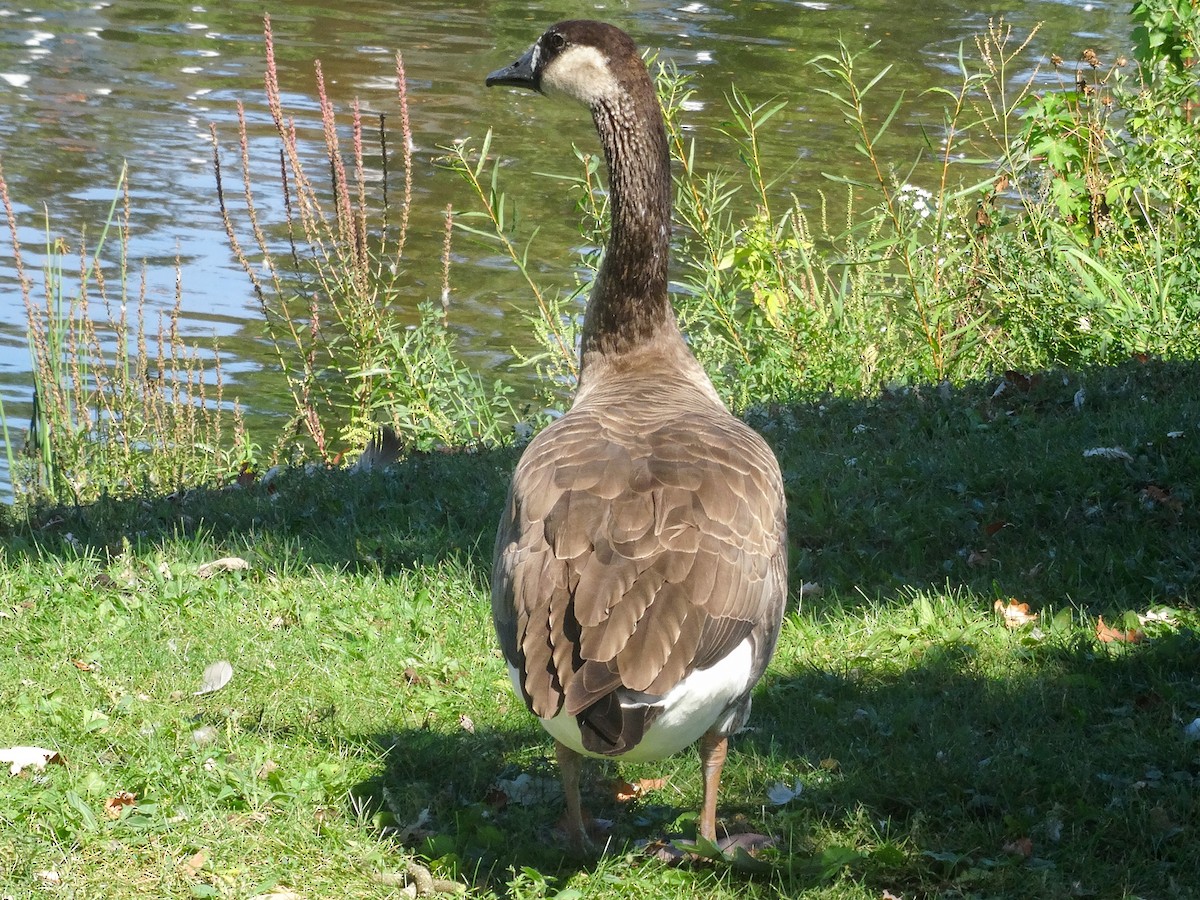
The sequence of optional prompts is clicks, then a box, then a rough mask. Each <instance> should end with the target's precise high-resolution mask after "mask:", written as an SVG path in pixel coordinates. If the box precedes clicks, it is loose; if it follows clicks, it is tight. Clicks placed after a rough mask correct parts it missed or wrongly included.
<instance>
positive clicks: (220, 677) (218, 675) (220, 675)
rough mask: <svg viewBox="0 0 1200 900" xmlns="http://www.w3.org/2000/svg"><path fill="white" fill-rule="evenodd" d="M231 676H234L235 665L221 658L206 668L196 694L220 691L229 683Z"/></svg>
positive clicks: (197, 695)
mask: <svg viewBox="0 0 1200 900" xmlns="http://www.w3.org/2000/svg"><path fill="white" fill-rule="evenodd" d="M231 678H233V666H232V665H230V664H229V662H228V661H226V660H223V659H219V660H217V661H216V662H215V663H212V664H210V665H209V666H208V668H206V669H205V670H204V674H203V675H202V676H201V677H200V690H198V691H196V692H195V694H194V696H196V697H199V696H200V695H201V694H211V693H212V692H213V691H219V690H220V689H221V688H223V687H225V685H227V684H229V680H230V679H231Z"/></svg>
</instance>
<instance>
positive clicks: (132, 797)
mask: <svg viewBox="0 0 1200 900" xmlns="http://www.w3.org/2000/svg"><path fill="white" fill-rule="evenodd" d="M136 801H137V794H134V793H131V792H129V791H117V792H116V793H115V794H114V795H113V796H111V797H109V798H108V799H107V800H105V801H104V815H106V816H108V817H109V818H110V819H119V818H121V810H123V809H124V808H125V807H126V806H133V804H134V803H135V802H136Z"/></svg>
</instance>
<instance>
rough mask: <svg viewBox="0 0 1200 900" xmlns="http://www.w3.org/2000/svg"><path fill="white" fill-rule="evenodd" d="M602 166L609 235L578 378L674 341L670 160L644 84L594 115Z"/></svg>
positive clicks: (589, 312)
mask: <svg viewBox="0 0 1200 900" xmlns="http://www.w3.org/2000/svg"><path fill="white" fill-rule="evenodd" d="M592 117H593V119H594V120H595V123H596V130H597V132H599V134H600V142H601V143H602V144H603V145H604V158H605V160H606V162H607V163H608V173H609V204H610V212H611V216H612V231H611V234H610V235H609V241H608V248H607V250H606V251H605V254H604V261H603V262H602V263H601V265H600V271H599V272H598V273H597V275H596V282H595V284H594V285H593V287H592V296H591V299H590V301H589V302H588V308H587V315H586V317H585V319H584V326H583V346H582V352H581V370H582V372H584V373H586V371H587V369H588V368H589V364H590V363H599V362H600V359H599V358H598V357H607V358H613V357H618V356H621V355H624V354H627V353H629V352H631V351H635V350H637V349H639V348H641V347H644V346H646V345H647V344H650V343H652V342H654V341H655V340H656V339H661V338H663V337H666V336H668V335H674V336H675V339H678V334H679V332H678V328H677V327H676V325H675V316H674V313H673V312H672V310H671V304H670V301H669V299H668V297H667V257H668V250H669V246H670V240H671V160H670V152H669V150H668V147H667V136H666V132H665V130H664V128H663V122H662V114H661V112H660V111H659V108H658V100H657V98H656V97H655V95H654V87H653V85H652V84H651V83H650V80H649V78H646V79H645V83H644V84H642V83H640V82H639V83H638V84H637V85H635V86H634V87H633V88H632V89H630V90H627V91H623V92H622V93H621V94H620V95H619V96H618V97H617V98H615V99H608V100H604V101H602V102H600V103H597V104H596V105H595V106H593V108H592Z"/></svg>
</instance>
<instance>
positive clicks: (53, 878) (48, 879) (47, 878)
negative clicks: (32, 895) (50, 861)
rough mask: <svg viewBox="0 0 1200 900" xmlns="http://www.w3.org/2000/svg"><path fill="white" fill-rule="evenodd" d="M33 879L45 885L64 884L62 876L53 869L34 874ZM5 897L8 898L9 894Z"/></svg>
mask: <svg viewBox="0 0 1200 900" xmlns="http://www.w3.org/2000/svg"><path fill="white" fill-rule="evenodd" d="M33 877H34V878H36V879H37V880H38V881H40V882H41V883H42V884H45V885H51V884H62V876H60V875H59V874H58V873H57V872H55V871H54V870H53V869H42V870H40V871H38V872H34V873H33ZM5 896H7V894H6V895H5Z"/></svg>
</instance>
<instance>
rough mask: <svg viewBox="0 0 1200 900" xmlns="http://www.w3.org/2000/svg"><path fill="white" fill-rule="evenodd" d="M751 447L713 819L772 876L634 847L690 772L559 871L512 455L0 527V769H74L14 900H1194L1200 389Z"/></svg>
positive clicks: (1094, 393)
mask: <svg viewBox="0 0 1200 900" xmlns="http://www.w3.org/2000/svg"><path fill="white" fill-rule="evenodd" d="M1002 386H1003V389H1000V388H1001V387H1002ZM750 421H751V423H752V424H754V425H755V427H758V428H760V429H761V430H762V431H763V433H764V434H765V435H766V437H767V438H768V440H770V441H771V442H772V444H773V445H774V446H775V448H776V450H777V452H778V454H779V456H780V460H781V463H782V466H783V470H784V473H785V476H786V479H787V487H788V494H789V503H790V530H791V542H792V548H791V550H792V552H791V562H792V583H793V603H792V606H791V608H790V611H789V614H788V616H787V619H786V622H785V625H784V632H783V637H782V639H781V641H780V645H779V651H778V654H777V656H776V658H775V660H774V662H773V664H772V666H771V668H770V670H769V671H768V674H767V677H766V678H765V680H764V682H763V684H762V685H761V687H760V688H759V690H758V692H757V694H756V697H755V712H754V715H753V716H752V719H751V725H752V728H751V729H750V730H749V731H747V732H746V733H744V734H742V735H740V736H738V737H737V738H736V739H735V741H734V749H733V752H732V753H731V755H730V763H729V765H728V767H727V769H726V779H725V784H724V788H723V791H722V804H721V816H722V820H723V822H724V823H725V825H727V826H728V827H729V828H730V829H731V830H737V829H739V828H753V829H756V830H760V831H766V832H768V833H770V834H773V835H774V836H775V837H776V838H777V844H776V847H775V848H774V849H773V850H771V851H767V853H766V854H765V855H764V857H763V860H762V861H759V862H758V863H753V864H752V863H749V862H746V861H742V862H740V863H736V864H730V863H728V862H722V863H716V864H712V865H695V866H691V867H689V868H684V869H680V868H672V867H670V866H667V865H665V864H663V863H661V862H659V861H657V860H654V859H650V858H648V857H647V856H646V854H645V853H644V852H643V851H641V850H639V849H638V847H637V844H636V842H637V841H639V840H644V839H653V838H656V837H660V836H662V835H664V834H667V833H679V832H686V831H687V829H688V828H689V827H690V825H691V823H692V822H693V820H694V810H695V808H696V806H697V804H698V802H699V796H700V780H699V776H698V771H697V760H696V756H695V753H694V752H691V753H687V754H682V755H680V756H678V757H676V758H672V759H670V760H667V761H664V762H662V763H660V764H656V765H639V766H632V765H628V766H622V767H619V769H618V768H617V767H611V768H610V769H608V770H607V771H604V770H603V769H602V768H601V767H597V768H596V769H595V770H594V777H592V778H590V779H589V781H588V783H587V785H586V786H585V799H586V801H587V803H588V805H589V806H590V808H591V810H592V812H593V813H594V814H595V815H597V816H601V817H604V818H607V819H611V820H612V821H613V846H614V848H615V849H613V850H612V851H611V852H610V853H609V854H608V855H607V856H605V857H604V858H603V859H602V860H601V861H599V862H598V863H592V864H586V865H580V864H579V863H573V862H570V861H567V860H564V859H563V857H562V854H561V853H560V852H559V851H558V850H557V849H556V844H555V841H554V837H553V831H552V828H553V823H554V820H555V819H556V818H557V816H558V815H559V812H560V798H559V797H558V795H557V788H556V781H555V779H556V773H555V770H554V766H553V764H552V762H551V757H552V752H551V746H550V743H549V741H548V739H547V738H546V736H545V735H544V734H543V733H542V732H541V731H540V729H538V728H537V727H536V725H535V723H534V722H533V721H532V719H531V718H530V717H528V715H527V714H526V713H525V712H524V710H523V707H522V706H521V705H520V704H519V703H518V702H517V701H516V700H515V699H514V698H513V697H512V695H511V692H510V689H509V686H508V680H507V677H506V675H505V673H504V668H503V665H502V663H501V660H500V657H499V654H498V652H497V651H496V649H495V647H494V640H493V637H492V634H491V623H490V613H489V605H488V599H487V581H488V569H489V566H490V556H491V545H492V538H493V530H494V523H495V521H496V519H497V517H498V515H499V507H500V504H501V502H502V500H503V495H504V491H505V487H506V484H507V477H508V473H509V471H510V470H511V467H512V465H513V463H514V461H515V459H516V452H515V451H495V452H479V453H458V454H432V455H423V456H420V457H415V458H412V459H410V460H408V461H406V462H405V463H403V464H402V465H400V466H397V467H396V468H394V469H393V470H391V471H390V472H386V473H369V474H365V475H354V474H350V473H348V472H345V471H325V470H316V471H309V472H305V471H301V470H296V471H287V472H283V473H282V474H279V475H278V476H277V477H276V478H274V479H273V480H271V481H270V482H269V483H265V484H264V483H263V482H261V481H260V482H258V483H256V484H254V485H251V486H249V487H247V488H241V489H227V490H196V491H191V492H186V493H182V494H179V495H175V496H171V497H144V498H138V499H134V500H128V501H121V502H115V501H113V502H108V501H106V502H101V503H98V504H96V505H93V506H90V507H86V508H81V509H63V510H53V511H42V512H38V513H37V514H35V515H34V516H33V518H32V521H29V522H25V521H21V522H15V523H9V524H7V525H5V526H2V527H0V542H2V543H0V547H2V549H0V710H4V715H3V716H0V749H3V748H11V747H14V746H21V745H34V746H39V747H44V748H49V749H51V750H54V751H57V753H58V754H59V756H58V758H57V760H56V761H54V762H51V763H50V764H48V765H47V766H46V767H45V769H44V770H43V771H37V770H36V767H34V766H32V765H31V766H28V767H26V768H25V769H24V770H23V771H22V772H21V773H20V774H19V775H16V776H11V777H10V776H9V775H7V774H6V773H5V772H3V771H0V895H2V896H5V897H10V896H11V897H14V898H16V897H28V896H34V897H71V898H91V897H96V898H100V897H104V898H112V897H134V896H154V897H163V898H168V897H169V898H175V897H179V898H186V897H254V896H260V895H266V896H272V895H274V896H276V897H280V898H282V897H300V898H326V897H339V898H352V897H388V896H398V895H399V894H400V891H401V888H400V885H401V884H403V883H404V879H405V874H406V873H410V874H411V873H412V872H415V871H416V870H411V869H410V863H411V862H412V861H413V860H417V861H419V862H421V863H423V864H424V865H425V866H427V867H429V868H430V869H431V870H432V871H433V874H434V875H435V876H438V877H441V878H445V879H453V880H454V881H456V882H458V883H459V884H460V885H462V886H464V887H465V888H467V889H469V890H470V891H471V892H472V893H473V894H477V895H479V896H491V895H493V894H494V895H500V896H509V897H514V898H533V897H554V896H559V897H562V898H564V900H566V898H579V897H612V898H628V897H648V898H662V897H688V898H693V897H706V898H707V897H730V898H733V897H739V898H740V897H746V896H749V897H775V896H787V897H791V896H805V897H813V898H818V897H820V898H847V900H848V898H863V900H865V898H874V900H881V898H889V897H893V898H900V897H903V898H906V900H909V898H917V897H981V898H995V897H1018V898H1063V897H1074V896H1077V897H1099V898H1109V897H1145V898H1170V897H1181V898H1184V897H1195V896H1197V891H1200V836H1198V834H1197V829H1198V827H1200V801H1198V800H1197V799H1196V798H1197V794H1198V793H1200V791H1198V788H1200V740H1189V732H1188V731H1187V726H1188V725H1189V724H1190V723H1192V722H1193V721H1194V720H1196V719H1197V718H1198V717H1200V637H1198V634H1197V626H1198V624H1200V616H1198V615H1197V611H1196V608H1195V601H1194V597H1193V591H1195V590H1197V578H1198V574H1200V513H1198V511H1197V507H1196V506H1195V503H1196V502H1197V496H1196V493H1197V491H1198V490H1200V367H1198V366H1196V365H1194V364H1164V363H1156V362H1151V363H1147V364H1138V363H1130V364H1128V365H1126V366H1123V367H1120V368H1117V369H1108V370H1103V371H1094V372H1087V373H1068V374H1062V373H1054V374H1043V375H1041V376H1038V377H1035V378H1033V379H1024V378H1020V377H1009V378H1005V379H1001V378H999V377H997V378H993V379H991V380H989V381H987V382H983V383H979V384H975V385H971V386H968V387H966V388H963V389H955V390H948V389H939V388H937V387H930V388H927V389H922V390H920V391H908V392H903V393H897V394H895V395H887V396H884V397H881V398H879V399H876V400H872V401H847V400H841V399H836V398H834V399H829V400H827V401H825V402H824V403H822V404H813V405H810V406H804V407H799V408H795V409H778V410H769V411H761V412H757V413H755V414H752V415H751V416H750ZM1096 449H1105V450H1106V452H1103V453H1095V454H1092V455H1086V453H1085V451H1089V450H1096ZM1118 450H1119V452H1118ZM225 557H236V558H238V559H241V560H244V561H245V562H246V563H247V564H248V567H247V568H242V569H238V568H231V569H219V570H218V571H215V572H213V571H209V570H206V569H205V568H203V566H204V564H206V563H211V562H213V561H214V560H218V559H221V558H225ZM802 584H807V585H809V587H808V588H807V589H806V591H805V596H804V598H803V600H802V601H800V600H799V599H798V598H799V596H800V589H801V585H802ZM997 600H1000V601H1002V603H1003V604H1005V605H1007V604H1008V603H1009V601H1010V600H1015V601H1017V602H1019V603H1027V604H1028V605H1029V609H1030V612H1031V613H1036V614H1037V616H1038V617H1037V619H1036V620H1035V621H1031V622H1029V623H1027V624H1025V625H1023V626H1022V627H1019V628H1015V629H1009V628H1007V627H1005V625H1004V623H1003V622H1002V621H1001V619H1000V617H999V616H998V615H997V613H996V612H995V611H994V609H993V606H994V604H995V602H996V601H997ZM1139 614H1140V615H1141V616H1142V617H1144V621H1143V620H1140V619H1139V618H1138V616H1139ZM1100 615H1102V616H1103V618H1104V623H1105V624H1106V625H1107V626H1109V628H1108V630H1106V631H1104V632H1103V636H1105V637H1109V638H1113V637H1119V638H1137V640H1107V641H1105V640H1101V635H1100V634H1099V633H1098V629H1097V625H1098V622H1097V618H1096V617H1097V616H1100ZM218 660H227V661H228V662H229V663H230V664H231V665H232V671H233V676H232V679H231V680H230V681H229V682H228V684H226V685H224V686H223V687H221V688H219V689H218V690H214V691H211V692H208V693H201V694H197V693H196V692H197V691H199V690H200V689H201V683H202V677H203V673H204V670H205V669H206V667H208V666H209V664H211V663H213V662H215V661H218ZM1197 727H1198V728H1200V726H1197ZM56 763H61V764H56ZM618 772H619V774H620V777H621V778H623V779H626V780H628V781H629V782H632V783H635V784H642V783H645V784H646V785H648V786H649V789H647V790H645V791H644V792H642V793H640V794H639V795H638V796H635V797H634V798H633V799H624V800H622V799H619V798H618V787H615V786H614V779H615V778H616V776H617V773H618ZM657 779H665V781H664V782H663V783H662V784H661V785H660V786H655V785H656V784H657V782H656V780H657ZM643 780H645V781H644V782H643ZM761 862H765V863H766V864H765V865H763V864H761Z"/></svg>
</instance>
